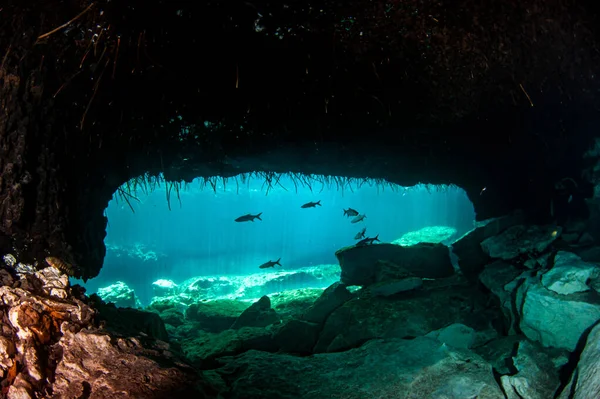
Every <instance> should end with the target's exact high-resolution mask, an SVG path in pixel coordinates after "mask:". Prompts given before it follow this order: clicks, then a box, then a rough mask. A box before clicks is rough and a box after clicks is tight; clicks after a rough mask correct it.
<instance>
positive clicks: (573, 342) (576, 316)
mask: <svg viewBox="0 0 600 399" xmlns="http://www.w3.org/2000/svg"><path fill="white" fill-rule="evenodd" d="M519 291H520V292H519V293H518V296H519V297H522V301H521V300H520V299H517V301H518V302H517V304H516V306H517V309H521V320H520V327H521V330H522V331H523V333H524V334H525V335H526V336H527V338H529V339H531V340H533V341H538V342H540V343H541V344H542V345H544V346H546V347H556V348H564V349H566V350H568V351H574V350H575V347H576V346H577V341H578V340H579V339H580V337H581V336H582V334H583V333H584V332H585V330H586V329H588V328H590V327H591V326H592V325H593V324H594V323H596V322H597V321H598V320H600V301H599V300H598V298H597V295H591V294H589V293H585V292H584V293H577V294H571V295H559V294H556V293H554V292H552V291H549V290H547V289H546V288H544V287H543V286H542V284H541V283H540V282H539V280H538V281H537V282H536V283H534V284H531V283H524V284H522V285H521V286H520V287H519ZM521 302H522V305H521V304H520V303H521Z"/></svg>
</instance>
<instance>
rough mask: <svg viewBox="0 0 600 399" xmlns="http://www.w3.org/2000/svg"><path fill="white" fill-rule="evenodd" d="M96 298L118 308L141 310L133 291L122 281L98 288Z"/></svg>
mask: <svg viewBox="0 0 600 399" xmlns="http://www.w3.org/2000/svg"><path fill="white" fill-rule="evenodd" d="M97 294H98V296H99V297H100V298H102V300H103V301H104V302H106V303H114V304H115V306H117V307H120V308H141V307H142V305H141V303H140V301H139V299H138V298H137V296H136V295H135V292H134V291H133V289H131V288H129V286H128V285H127V284H125V283H124V282H122V281H117V282H116V283H114V284H111V285H109V286H108V287H103V288H99V289H98V292H97Z"/></svg>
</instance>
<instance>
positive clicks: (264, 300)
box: [231, 295, 281, 330]
mask: <svg viewBox="0 0 600 399" xmlns="http://www.w3.org/2000/svg"><path fill="white" fill-rule="evenodd" d="M280 320H281V319H280V317H279V315H278V314H277V312H276V311H275V310H274V309H272V308H271V299H270V298H269V297H268V296H266V295H265V296H263V297H261V298H260V299H259V300H258V301H256V302H254V303H253V304H252V305H250V306H249V307H248V308H247V309H246V310H244V311H243V312H242V314H241V315H240V316H239V317H238V318H237V319H236V320H235V321H234V322H233V324H232V325H231V328H232V329H234V330H236V329H238V328H242V327H267V326H269V325H271V324H274V323H277V322H279V321H280Z"/></svg>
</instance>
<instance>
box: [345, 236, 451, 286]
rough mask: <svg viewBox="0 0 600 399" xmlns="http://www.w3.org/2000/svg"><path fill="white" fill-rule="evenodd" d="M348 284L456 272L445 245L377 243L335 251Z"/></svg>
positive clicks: (439, 276) (437, 276) (437, 275)
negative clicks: (405, 245) (406, 245)
mask: <svg viewBox="0 0 600 399" xmlns="http://www.w3.org/2000/svg"><path fill="white" fill-rule="evenodd" d="M335 256H336V257H337V259H338V261H339V262H340V267H341V268H342V274H341V277H340V280H341V282H342V283H344V284H347V285H363V286H365V285H370V284H373V283H377V282H380V281H384V280H388V279H402V278H405V277H407V276H408V275H415V276H417V277H424V278H441V277H448V276H451V275H452V274H453V273H454V268H453V267H452V262H451V261H450V253H449V249H448V247H447V246H445V245H443V244H429V243H421V244H416V245H413V246H410V247H403V246H400V245H395V244H374V245H363V246H352V247H347V248H343V249H341V250H339V251H337V252H336V253H335Z"/></svg>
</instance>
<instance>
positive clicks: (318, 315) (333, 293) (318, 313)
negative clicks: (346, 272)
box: [302, 282, 352, 324]
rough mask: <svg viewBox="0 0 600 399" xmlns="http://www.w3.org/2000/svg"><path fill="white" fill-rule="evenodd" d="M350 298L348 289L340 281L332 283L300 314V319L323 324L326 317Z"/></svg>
mask: <svg viewBox="0 0 600 399" xmlns="http://www.w3.org/2000/svg"><path fill="white" fill-rule="evenodd" d="M351 298H352V294H351V293H350V291H348V290H347V289H346V286H345V285H344V284H342V283H339V282H338V283H334V284H332V285H331V286H329V287H328V288H327V289H326V290H325V291H323V294H321V296H320V297H319V298H318V299H317V300H316V301H315V302H314V303H313V304H312V306H310V307H309V308H308V309H307V310H306V312H305V313H304V314H303V315H302V319H303V320H305V321H308V322H311V323H316V324H323V323H324V322H325V320H327V317H329V315H330V314H331V312H333V311H334V310H336V309H337V308H339V307H340V306H342V305H343V304H344V303H346V302H348V301H349V300H350V299H351Z"/></svg>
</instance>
